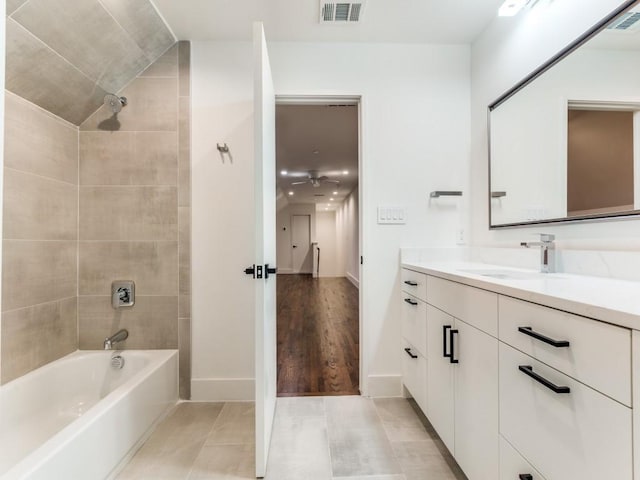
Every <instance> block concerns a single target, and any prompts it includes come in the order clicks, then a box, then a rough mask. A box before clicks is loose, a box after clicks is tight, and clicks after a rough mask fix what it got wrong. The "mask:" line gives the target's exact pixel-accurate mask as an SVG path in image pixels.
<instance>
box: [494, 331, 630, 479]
mask: <svg viewBox="0 0 640 480" xmlns="http://www.w3.org/2000/svg"><path fill="white" fill-rule="evenodd" d="M499 364H500V367H499V368H500V378H499V383H500V433H501V434H502V435H503V436H504V438H505V439H506V440H508V441H509V443H510V444H511V445H513V446H514V448H516V450H518V451H519V452H520V453H521V454H522V456H524V457H525V458H526V459H527V460H528V461H529V462H531V464H532V465H535V467H536V469H537V470H538V471H539V472H540V473H541V474H542V475H544V477H545V478H546V479H547V480H567V479H580V480H602V479H605V478H607V479H608V478H611V479H614V478H615V479H616V480H631V478H632V447H631V440H632V438H631V435H632V433H631V421H632V419H631V409H630V408H627V407H625V406H624V405H622V404H620V403H618V402H616V401H615V400H612V399H610V398H608V397H606V396H604V395H602V394H601V393H599V392H596V391H595V390H593V389H592V388H589V387H587V386H585V385H583V384H581V383H580V382H578V381H576V380H574V379H572V378H570V377H568V376H566V375H564V374H563V373H560V372H558V371H557V370H555V369H552V368H551V367H549V366H547V365H544V364H542V363H540V362H538V361H536V360H535V359H533V358H531V357H530V356H528V355H525V354H524V353H522V352H519V351H517V350H515V349H514V348H512V347H510V346H508V345H505V344H504V343H500V360H499ZM519 366H530V367H532V369H533V373H535V374H537V375H540V376H541V378H544V379H546V380H547V381H550V382H552V383H553V384H555V385H557V386H566V387H569V388H570V392H569V393H555V392H553V391H552V390H551V389H550V388H548V387H546V386H544V385H542V384H541V383H539V382H538V381H536V380H534V379H533V378H531V377H530V376H528V375H526V374H525V373H523V372H522V371H520V370H519V368H518V367H519Z"/></svg>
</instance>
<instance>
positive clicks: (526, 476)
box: [518, 473, 533, 480]
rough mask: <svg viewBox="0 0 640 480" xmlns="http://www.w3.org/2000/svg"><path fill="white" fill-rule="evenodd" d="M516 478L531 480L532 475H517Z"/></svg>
mask: <svg viewBox="0 0 640 480" xmlns="http://www.w3.org/2000/svg"><path fill="white" fill-rule="evenodd" d="M518 478H519V479H520V480H533V475H531V474H530V473H521V474H520V475H518Z"/></svg>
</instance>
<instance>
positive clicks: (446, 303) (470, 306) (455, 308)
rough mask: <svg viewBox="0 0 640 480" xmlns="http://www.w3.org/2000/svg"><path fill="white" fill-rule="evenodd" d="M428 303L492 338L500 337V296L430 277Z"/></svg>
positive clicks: (428, 280) (428, 281) (428, 278)
mask: <svg viewBox="0 0 640 480" xmlns="http://www.w3.org/2000/svg"><path fill="white" fill-rule="evenodd" d="M427 303H429V304H431V305H433V306H434V307H437V308H439V309H440V310H443V311H445V312H447V313H448V314H449V315H452V316H454V317H456V318H459V319H460V320H462V321H464V322H466V323H468V324H469V325H473V326H474V327H476V328H479V329H480V330H482V331H483V332H485V333H488V334H489V335H493V336H494V337H497V336H498V295H497V294H496V293H492V292H487V291H486V290H480V289H479V288H474V287H469V286H467V285H462V284H460V283H456V282H451V281H449V280H443V279H442V278H438V277H432V276H428V277H427Z"/></svg>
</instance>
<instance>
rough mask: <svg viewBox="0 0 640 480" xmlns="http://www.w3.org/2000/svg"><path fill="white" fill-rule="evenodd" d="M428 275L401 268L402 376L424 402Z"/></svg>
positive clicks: (417, 400)
mask: <svg viewBox="0 0 640 480" xmlns="http://www.w3.org/2000/svg"><path fill="white" fill-rule="evenodd" d="M426 292H427V276H426V275H424V274H423V273H418V272H413V271H411V270H406V269H403V270H402V305H401V307H400V308H401V331H402V350H403V352H402V377H403V384H404V386H405V388H406V389H407V390H408V391H409V392H410V393H411V396H412V397H413V399H414V400H415V401H416V403H417V404H418V405H419V406H420V408H422V410H426V405H427V359H426V356H427V304H426V302H425V299H426Z"/></svg>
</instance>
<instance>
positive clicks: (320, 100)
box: [276, 88, 370, 397]
mask: <svg viewBox="0 0 640 480" xmlns="http://www.w3.org/2000/svg"><path fill="white" fill-rule="evenodd" d="M333 104H340V105H357V106H358V249H359V253H360V262H359V263H360V267H359V271H358V324H359V325H358V337H359V352H358V356H359V363H360V365H359V383H360V385H359V387H360V395H362V396H365V397H366V396H368V394H369V387H368V381H367V379H368V378H367V376H366V372H368V371H369V368H368V367H369V363H370V360H369V354H368V351H369V348H368V347H369V338H368V337H367V335H366V333H367V329H366V325H367V323H366V321H365V319H366V318H368V312H367V306H366V302H365V301H364V299H365V292H366V282H365V276H364V273H365V271H366V269H365V265H364V263H363V261H362V259H363V258H366V241H365V235H364V232H365V230H364V226H365V221H364V220H365V218H367V217H366V215H368V214H369V212H368V208H367V205H366V203H365V199H366V198H367V197H366V195H365V193H366V186H367V181H366V179H367V170H366V162H365V160H364V159H365V156H366V152H365V148H364V136H365V132H366V128H365V118H366V116H365V114H364V112H365V110H366V101H365V96H364V95H363V94H362V93H354V92H332V93H326V92H319V93H307V94H286V93H279V92H278V91H277V88H276V108H277V107H278V105H333Z"/></svg>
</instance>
